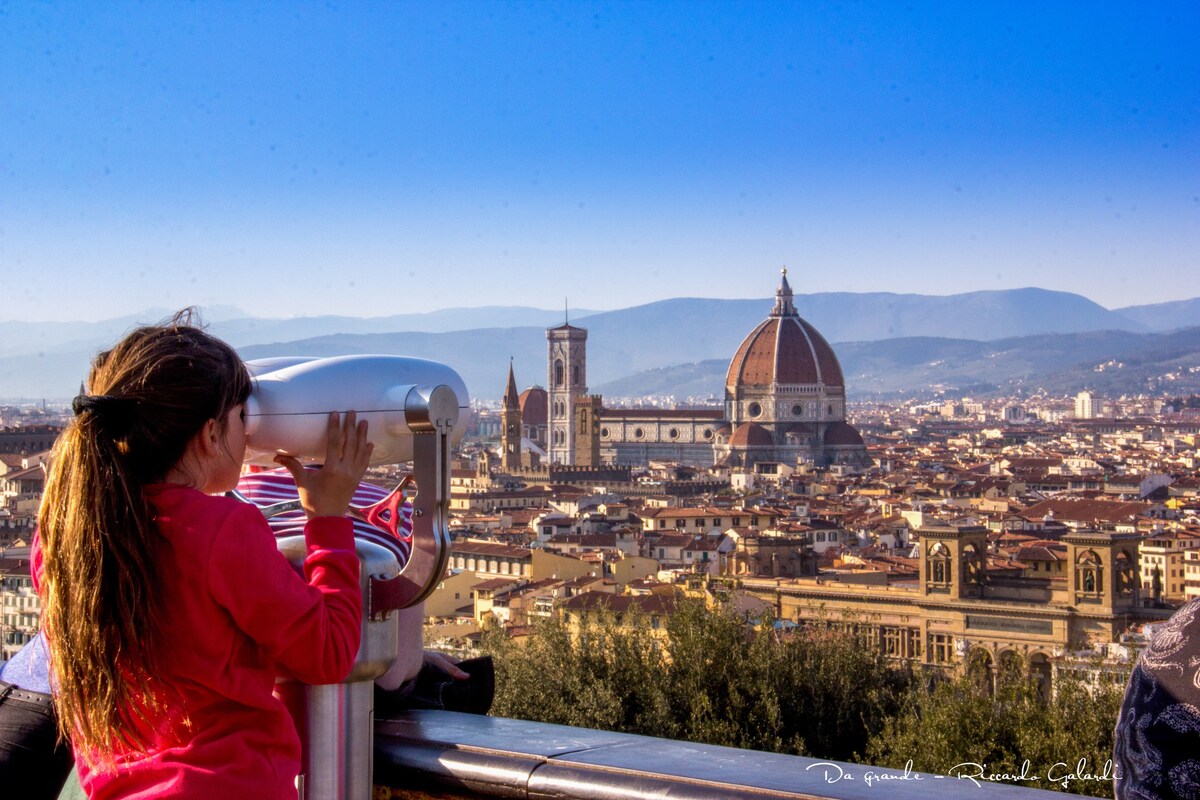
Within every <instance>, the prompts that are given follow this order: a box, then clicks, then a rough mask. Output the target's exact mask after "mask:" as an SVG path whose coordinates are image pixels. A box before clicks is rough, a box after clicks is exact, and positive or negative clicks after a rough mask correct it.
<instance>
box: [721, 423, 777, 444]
mask: <svg viewBox="0 0 1200 800" xmlns="http://www.w3.org/2000/svg"><path fill="white" fill-rule="evenodd" d="M729 444H730V445H731V446H734V447H771V446H772V445H774V444H775V441H774V440H773V439H772V438H771V434H770V433H768V432H767V429H766V428H764V427H763V426H761V425H757V424H755V423H753V422H743V423H742V424H741V425H738V426H737V427H736V428H734V430H733V435H732V436H730V437H729Z"/></svg>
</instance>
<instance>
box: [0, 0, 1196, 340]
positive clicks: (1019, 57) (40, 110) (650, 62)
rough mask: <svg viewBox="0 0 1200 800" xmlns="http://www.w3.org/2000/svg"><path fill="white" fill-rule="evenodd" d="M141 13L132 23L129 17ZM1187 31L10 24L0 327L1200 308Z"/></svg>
mask: <svg viewBox="0 0 1200 800" xmlns="http://www.w3.org/2000/svg"><path fill="white" fill-rule="evenodd" d="M148 12H150V13H148ZM1197 38H1200V7H1197V6H1196V4H1194V3H1182V2H1181V3H1155V4H1152V5H1150V6H1144V5H1136V4H1133V3H1123V4H1122V3H1116V4H1113V3H1109V4H1088V5H1087V6H1086V10H1085V9H1084V8H1082V7H1081V6H1079V5H1078V4H1073V3H1053V4H1050V5H1049V6H1047V7H1042V6H1038V7H1034V6H1029V5H1025V4H1019V3H1018V4H1009V3H1003V4H999V3H987V4H970V5H967V6H955V7H949V6H945V5H941V4H932V3H916V4H905V5H900V4H849V5H840V4H829V3H792V4H783V3H779V4H737V3H563V4H558V3H537V4H531V5H525V4H509V3H436V4H435V3H404V4H396V3H392V4H367V3H347V4H318V3H289V4H273V3H224V4H216V3H209V4H187V5H185V4H181V3H169V4H154V5H153V6H144V5H141V4H137V3H127V2H112V3H104V4H87V3H48V4H37V5H34V4H15V5H6V6H3V7H2V8H0V118H3V119H4V120H5V123H4V125H3V126H2V127H0V270H2V272H3V274H4V276H5V277H6V279H7V283H8V284H9V288H8V289H7V290H6V298H7V299H8V301H9V302H7V303H5V304H4V305H3V307H0V320H98V319H104V318H111V317H115V316H120V315H123V314H129V313H137V312H140V311H142V310H143V309H146V308H148V307H158V308H162V307H168V308H170V307H179V306H182V305H187V304H200V305H206V306H218V305H232V306H237V307H239V308H241V309H244V310H245V311H246V312H247V313H249V314H252V315H255V316H274V317H286V316H295V315H320V314H344V315H355V316H382V315H389V314H396V313H405V312H417V311H427V310H433V309H438V308H447V307H470V306H481V305H497V304H499V305H504V304H510V305H529V306H538V307H542V308H554V307H561V306H562V303H563V300H564V298H567V299H569V301H570V303H571V305H572V306H579V307H583V308H590V309H608V308H620V307H626V306H630V305H635V304H638V303H645V302H651V301H654V300H658V299H663V298H669V297H680V296H700V297H722V298H748V297H763V296H765V295H766V294H767V291H766V287H764V282H763V280H762V279H761V278H757V279H755V280H752V281H746V280H743V279H742V278H743V277H744V276H746V275H747V271H748V270H753V272H754V274H755V275H756V276H759V275H763V274H764V271H766V270H775V269H778V267H780V266H784V265H786V266H788V267H789V269H790V272H789V274H790V275H791V279H792V283H793V285H794V287H795V289H796V291H797V292H798V293H811V292H830V291H847V292H877V291H890V292H916V293H925V294H939V295H946V294H953V293H957V292H968V291H976V290H987V289H1011V288H1017V287H1022V286H1040V287H1043V288H1047V289H1057V290H1066V291H1075V292H1079V293H1081V294H1083V295H1085V296H1087V297H1089V298H1090V299H1092V300H1095V301H1096V302H1098V303H1100V304H1102V305H1104V306H1106V307H1108V308H1115V307H1120V306H1126V305H1131V304H1139V303H1155V302H1162V301H1168V300H1178V299H1183V298H1186V297H1190V296H1192V295H1194V294H1195V293H1196V292H1195V290H1194V288H1191V287H1192V286H1194V278H1195V275H1196V269H1195V253H1196V252H1198V251H1200V224H1198V222H1200V219H1198V217H1200V195H1198V194H1197V189H1196V183H1195V176H1196V175H1197V174H1200V135H1198V133H1197V132H1198V131H1200V125H1197V122H1198V120H1197V119H1196V116H1197V108H1198V107H1197V104H1196V102H1195V98H1196V96H1197V95H1196V90H1197V85H1198V81H1197V77H1198V72H1200V70H1198V69H1197V67H1198V66H1200V57H1198V56H1197V51H1196V49H1195V47H1194V43H1195V41H1196V40H1197Z"/></svg>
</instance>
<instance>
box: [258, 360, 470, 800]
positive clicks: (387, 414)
mask: <svg viewBox="0 0 1200 800" xmlns="http://www.w3.org/2000/svg"><path fill="white" fill-rule="evenodd" d="M247 366H248V367H249V369H250V372H251V374H252V375H253V376H254V389H253V391H252V392H251V394H250V398H249V399H248V400H247V401H246V445H247V446H246V451H247V453H246V454H247V461H248V463H250V464H260V465H272V466H273V465H274V461H273V459H274V457H275V455H276V454H278V453H287V454H289V455H293V456H295V457H297V458H299V459H301V460H302V461H309V462H314V463H315V462H319V461H320V460H321V459H323V458H324V457H325V448H326V439H327V436H328V420H329V414H330V412H332V411H350V410H353V411H356V412H357V414H358V418H359V419H360V420H361V419H365V420H367V422H368V428H367V436H368V439H369V440H370V441H371V442H372V443H373V444H374V449H373V451H372V453H371V463H372V464H393V463H402V462H406V461H412V463H413V477H414V478H415V479H416V484H417V496H416V499H415V503H414V506H415V507H414V510H413V532H412V541H411V549H410V551H409V554H408V559H407V562H406V563H405V564H404V566H403V568H402V567H401V566H400V564H399V561H398V560H397V558H396V555H395V554H394V553H393V552H392V551H391V550H389V549H388V548H386V547H384V546H381V545H379V544H376V543H374V542H371V541H366V540H365V539H362V538H359V539H356V542H355V546H356V550H357V553H358V558H359V564H360V569H359V576H360V577H359V579H360V582H361V586H362V591H363V622H362V625H363V627H362V644H361V645H360V647H359V651H358V655H357V656H356V658H355V662H354V667H353V669H352V670H351V673H350V675H349V676H348V677H347V678H346V680H345V681H344V682H343V683H340V684H331V685H325V686H308V685H304V684H299V683H297V682H295V681H288V680H281V681H280V683H279V685H278V691H279V694H280V695H281V696H282V697H283V698H284V700H285V702H287V704H288V707H289V708H290V709H291V711H292V715H293V717H294V718H295V720H296V726H297V728H298V729H299V730H300V736H301V741H302V743H303V751H304V752H303V756H302V763H301V776H300V798H301V800H368V798H370V796H371V787H372V778H371V776H372V766H373V764H372V762H373V750H374V748H373V741H372V739H373V729H374V713H375V709H374V684H373V682H374V680H375V678H378V677H379V676H381V675H383V674H384V673H385V672H387V670H388V668H389V667H390V666H391V664H392V662H393V661H394V660H395V658H396V655H397V646H398V642H397V625H396V620H395V614H394V612H396V611H397V610H399V609H402V608H407V607H409V606H412V605H415V604H417V603H419V602H421V601H422V600H424V599H425V598H426V597H427V596H428V595H429V594H430V592H432V591H433V590H434V588H435V587H436V586H437V584H438V582H439V581H441V579H442V577H443V576H444V574H445V571H446V563H447V560H448V559H449V555H450V534H449V530H448V528H447V525H446V518H447V512H448V509H449V502H450V448H451V447H452V446H453V445H454V444H455V443H456V442H458V441H459V440H460V439H461V438H462V436H463V433H464V431H465V427H466V426H465V425H459V424H458V421H459V419H460V416H465V414H466V413H467V412H466V409H467V408H468V405H469V400H468V395H467V388H466V385H465V384H464V383H463V381H462V378H460V377H459V376H458V374H457V373H456V372H454V370H452V369H450V368H449V367H447V366H445V365H444V364H439V363H437V362H434V361H426V360H424V359H418V358H408V357H404V356H388V355H355V356H340V357H335V358H273V359H262V360H259V361H251V362H249V363H248V364H247ZM381 505H383V506H384V508H383V510H382V511H380V509H379V508H378V507H377V508H374V509H370V510H367V511H369V512H370V513H369V514H364V513H363V511H364V510H362V509H353V508H352V509H351V513H352V515H354V516H359V517H364V518H366V519H367V520H368V521H371V520H372V519H373V518H372V517H371V514H378V513H383V514H388V513H390V514H393V515H394V514H396V513H398V511H397V508H396V506H395V503H394V502H393V503H392V504H391V505H390V507H389V506H388V505H387V504H386V503H385V504H381ZM297 506H298V502H283V503H278V504H276V505H274V506H267V507H265V508H263V513H264V514H266V515H268V516H270V515H272V514H276V513H280V512H282V511H289V510H293V509H295V508H296V507H297ZM278 546H279V550H280V552H282V553H283V554H284V555H285V556H287V558H288V560H289V561H290V562H291V564H292V566H293V567H295V568H296V569H297V571H300V572H301V573H302V572H303V566H304V558H305V553H306V548H305V543H304V537H303V536H286V537H282V538H280V539H279V540H278Z"/></svg>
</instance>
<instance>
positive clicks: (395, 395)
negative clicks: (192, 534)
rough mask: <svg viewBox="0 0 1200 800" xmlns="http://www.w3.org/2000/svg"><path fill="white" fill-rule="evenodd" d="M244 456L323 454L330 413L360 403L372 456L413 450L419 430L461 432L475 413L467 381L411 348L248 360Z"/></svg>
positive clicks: (409, 454) (393, 459) (258, 460)
mask: <svg viewBox="0 0 1200 800" xmlns="http://www.w3.org/2000/svg"><path fill="white" fill-rule="evenodd" d="M246 366H247V367H248V368H249V370H250V374H251V375H252V376H253V378H254V389H253V390H252V391H251V393H250V397H249V399H248V400H247V401H246V460H247V462H248V463H250V464H258V465H271V464H273V463H274V461H273V460H274V458H275V456H276V454H278V453H286V454H288V455H292V456H295V457H296V458H299V459H302V460H314V461H319V460H322V459H323V458H324V457H325V444H326V437H327V430H328V427H327V426H328V419H329V414H330V412H332V411H355V412H357V414H358V418H359V419H365V420H367V422H368V428H367V438H368V439H369V440H370V441H371V442H372V443H373V444H374V445H375V447H374V450H373V451H372V453H371V463H372V464H376V465H377V464H397V463H401V462H405V461H411V460H412V458H413V438H414V436H416V435H420V434H426V433H436V432H438V431H439V430H445V431H446V432H447V433H448V434H449V438H450V445H454V444H455V443H457V442H458V441H459V440H461V439H462V437H463V434H464V432H465V430H466V425H459V424H458V421H459V419H460V418H465V416H466V415H467V414H469V413H470V411H469V409H470V398H469V396H468V394H467V387H466V384H465V383H463V380H462V378H461V377H459V375H458V373H457V372H455V371H454V370H453V369H451V368H450V367H448V366H446V365H445V364H441V363H438V362H436V361H428V360H426V359H422V358H410V357H408V356H393V355H352V356H336V357H333V358H303V357H295V358H266V359H259V360H255V361H249V362H247V364H246Z"/></svg>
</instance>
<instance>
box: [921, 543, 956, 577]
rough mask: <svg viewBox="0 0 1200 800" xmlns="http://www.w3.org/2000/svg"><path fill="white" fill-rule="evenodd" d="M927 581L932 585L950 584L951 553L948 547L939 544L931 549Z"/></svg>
mask: <svg viewBox="0 0 1200 800" xmlns="http://www.w3.org/2000/svg"><path fill="white" fill-rule="evenodd" d="M925 579H926V580H927V581H929V582H930V583H936V584H942V585H944V584H948V583H950V551H949V550H947V549H946V545H944V544H942V543H941V542H937V543H935V544H934V545H933V547H931V548H929V566H928V568H927V571H926V576H925Z"/></svg>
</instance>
